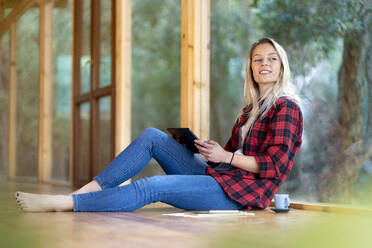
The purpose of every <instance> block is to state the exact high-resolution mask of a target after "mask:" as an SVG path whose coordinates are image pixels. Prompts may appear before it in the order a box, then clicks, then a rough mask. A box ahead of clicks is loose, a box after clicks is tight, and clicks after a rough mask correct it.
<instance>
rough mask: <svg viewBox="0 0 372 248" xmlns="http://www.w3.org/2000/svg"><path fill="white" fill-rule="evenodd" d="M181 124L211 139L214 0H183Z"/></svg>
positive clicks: (203, 137)
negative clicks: (212, 15)
mask: <svg viewBox="0 0 372 248" xmlns="http://www.w3.org/2000/svg"><path fill="white" fill-rule="evenodd" d="M181 18H182V21H181V23H182V24H181V25H182V31H181V127H189V128H191V129H192V130H193V131H194V132H195V133H196V135H198V136H199V137H200V138H201V139H209V120H210V117H209V116H210V113H209V108H210V107H209V106H210V103H209V95H210V94H209V88H210V87H209V86H210V83H209V78H210V76H209V75H210V61H209V60H210V45H209V44H210V0H205V1H198V0H182V14H181Z"/></svg>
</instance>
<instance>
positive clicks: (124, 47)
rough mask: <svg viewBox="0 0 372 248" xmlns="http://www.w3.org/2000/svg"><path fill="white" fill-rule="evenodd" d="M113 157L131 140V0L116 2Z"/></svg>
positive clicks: (118, 0)
mask: <svg viewBox="0 0 372 248" xmlns="http://www.w3.org/2000/svg"><path fill="white" fill-rule="evenodd" d="M115 15H116V29H115V39H116V41H115V45H116V47H115V66H116V68H115V73H116V75H115V79H116V82H115V91H116V92H115V94H116V96H115V97H116V101H115V102H116V104H115V110H116V123H115V134H116V135H115V139H116V140H115V155H118V154H119V153H120V152H121V151H122V150H123V149H124V148H125V147H126V146H128V144H129V143H130V140H131V67H132V66H131V53H132V51H131V22H132V20H131V0H117V1H116V13H115Z"/></svg>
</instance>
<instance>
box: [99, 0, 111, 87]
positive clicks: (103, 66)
mask: <svg viewBox="0 0 372 248" xmlns="http://www.w3.org/2000/svg"><path fill="white" fill-rule="evenodd" d="M111 9H112V6H111V1H101V36H100V37H101V49H100V52H101V61H100V67H99V70H100V74H99V76H100V80H99V86H100V87H104V86H107V85H110V84H111V50H112V46H111V44H112V21H111V20H112V18H111V17H112V13H111V12H112V11H111Z"/></svg>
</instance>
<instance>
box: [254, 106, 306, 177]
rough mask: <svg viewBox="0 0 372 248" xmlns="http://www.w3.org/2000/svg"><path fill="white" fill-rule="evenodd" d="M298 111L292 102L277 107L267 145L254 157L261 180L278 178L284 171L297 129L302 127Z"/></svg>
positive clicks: (293, 145)
mask: <svg viewBox="0 0 372 248" xmlns="http://www.w3.org/2000/svg"><path fill="white" fill-rule="evenodd" d="M301 123H302V119H301V114H300V109H299V107H298V106H297V104H295V103H294V102H285V103H282V104H280V105H277V109H276V112H275V114H274V116H273V118H272V121H271V124H270V129H271V130H270V131H269V132H270V134H271V137H269V141H268V145H267V146H266V149H265V151H264V152H263V153H262V154H258V155H256V156H255V158H256V161H257V163H258V165H259V169H260V170H259V176H260V177H261V178H279V176H280V171H286V168H283V167H287V166H288V164H289V157H290V156H291V154H294V153H295V151H294V150H295V143H296V140H297V139H298V135H299V134H298V132H299V128H300V127H302V124H301Z"/></svg>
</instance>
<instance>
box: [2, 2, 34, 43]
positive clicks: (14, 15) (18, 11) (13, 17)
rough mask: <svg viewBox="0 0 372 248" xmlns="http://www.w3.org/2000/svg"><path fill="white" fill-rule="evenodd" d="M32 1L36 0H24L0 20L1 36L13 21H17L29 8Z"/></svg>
mask: <svg viewBox="0 0 372 248" xmlns="http://www.w3.org/2000/svg"><path fill="white" fill-rule="evenodd" d="M32 3H34V0H23V1H22V2H21V3H20V4H18V5H17V7H16V8H15V9H13V11H12V12H11V13H10V14H9V15H7V16H6V17H5V18H4V19H3V20H2V21H1V22H0V36H1V35H2V34H3V33H4V32H5V31H6V30H7V29H8V28H9V27H10V25H11V23H15V22H16V21H17V20H18V18H20V17H21V16H22V15H23V14H24V13H25V12H26V11H27V10H28V8H29V7H30V6H31V4H32Z"/></svg>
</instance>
